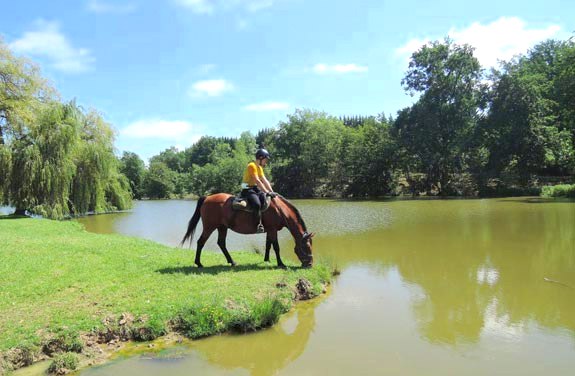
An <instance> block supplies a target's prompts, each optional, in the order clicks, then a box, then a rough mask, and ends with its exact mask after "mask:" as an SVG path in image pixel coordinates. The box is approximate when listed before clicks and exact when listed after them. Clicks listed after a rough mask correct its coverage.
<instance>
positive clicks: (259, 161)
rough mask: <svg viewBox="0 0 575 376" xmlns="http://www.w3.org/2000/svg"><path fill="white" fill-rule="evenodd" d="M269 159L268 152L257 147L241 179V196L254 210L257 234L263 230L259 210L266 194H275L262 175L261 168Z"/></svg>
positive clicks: (262, 170)
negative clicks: (253, 157) (253, 158)
mask: <svg viewBox="0 0 575 376" xmlns="http://www.w3.org/2000/svg"><path fill="white" fill-rule="evenodd" d="M269 159H270V153H268V151H267V150H266V149H264V148H260V149H258V150H257V151H256V159H255V161H253V162H250V163H249V164H248V167H247V168H246V171H245V172H244V178H243V181H242V193H241V196H242V197H244V198H245V199H246V200H247V201H248V203H249V204H250V206H251V207H252V208H253V210H254V220H255V223H257V224H258V226H257V229H256V233H257V234H261V233H263V232H264V226H263V225H262V215H261V212H260V210H261V207H262V204H263V202H264V201H265V198H266V194H267V195H270V196H272V197H273V196H275V193H274V192H273V189H272V186H271V184H270V182H269V180H268V179H266V177H265V175H264V169H263V168H264V167H265V166H266V165H267V163H268V160H269Z"/></svg>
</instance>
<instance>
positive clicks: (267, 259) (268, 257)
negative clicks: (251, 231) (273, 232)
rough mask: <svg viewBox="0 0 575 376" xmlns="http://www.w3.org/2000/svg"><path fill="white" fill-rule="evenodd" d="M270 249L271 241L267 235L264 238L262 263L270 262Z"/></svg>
mask: <svg viewBox="0 0 575 376" xmlns="http://www.w3.org/2000/svg"><path fill="white" fill-rule="evenodd" d="M271 248H272V240H271V239H270V236H269V234H268V236H266V255H265V256H264V262H269V261H270V249H271Z"/></svg>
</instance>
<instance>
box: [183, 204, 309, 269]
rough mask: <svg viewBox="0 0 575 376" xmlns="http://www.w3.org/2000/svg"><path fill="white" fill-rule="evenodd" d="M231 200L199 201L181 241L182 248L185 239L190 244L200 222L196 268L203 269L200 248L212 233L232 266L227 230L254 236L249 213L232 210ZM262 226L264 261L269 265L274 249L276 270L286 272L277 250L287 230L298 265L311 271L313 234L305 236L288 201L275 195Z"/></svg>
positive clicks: (298, 217)
mask: <svg viewBox="0 0 575 376" xmlns="http://www.w3.org/2000/svg"><path fill="white" fill-rule="evenodd" d="M233 198H234V197H233V196H232V195H229V194H227V193H217V194H214V195H210V196H207V197H200V199H199V200H198V204H197V206H196V210H195V212H194V215H193V216H192V218H191V219H190V222H189V224H188V231H187V232H186V235H185V236H184V239H182V243H181V245H183V244H184V243H185V242H186V241H187V240H188V239H189V240H190V243H191V242H192V238H193V237H194V232H195V230H196V226H197V225H198V222H199V221H200V218H201V219H202V225H203V231H202V235H200V238H199V239H198V243H197V248H196V260H195V264H196V265H197V266H198V267H200V268H201V267H202V263H201V261H200V258H201V255H202V248H203V247H204V244H206V241H207V240H208V238H209V237H210V235H211V234H212V232H214V230H216V229H217V230H218V246H219V247H220V249H221V250H222V252H223V253H224V256H226V260H227V261H228V263H229V264H230V265H231V266H235V265H236V263H235V262H234V260H233V259H232V256H230V253H229V252H228V250H227V249H226V235H227V233H228V229H231V230H232V231H235V232H238V233H240V234H255V233H256V226H257V224H256V223H254V219H253V216H252V213H248V212H244V211H237V210H233V209H232V201H233ZM262 224H263V225H264V228H265V231H266V255H265V259H264V260H265V261H269V255H270V248H271V246H272V245H273V248H274V251H275V253H276V259H277V263H278V267H280V268H285V265H284V263H283V262H282V260H281V258H280V247H279V244H278V238H277V235H278V231H280V230H281V229H283V228H284V227H287V229H288V230H289V231H290V233H291V234H292V236H293V238H294V240H295V248H294V251H295V254H296V255H297V257H298V258H299V260H300V261H301V264H302V266H303V267H311V266H312V264H313V255H312V238H313V236H314V234H313V233H308V232H307V228H306V226H305V223H304V221H303V218H302V217H301V215H300V213H299V211H298V210H297V209H296V208H295V206H293V204H291V203H290V202H289V201H288V200H286V199H285V198H283V197H282V196H280V195H277V196H276V197H275V198H273V199H272V200H271V204H270V207H269V208H268V209H267V210H266V211H264V212H263V213H262Z"/></svg>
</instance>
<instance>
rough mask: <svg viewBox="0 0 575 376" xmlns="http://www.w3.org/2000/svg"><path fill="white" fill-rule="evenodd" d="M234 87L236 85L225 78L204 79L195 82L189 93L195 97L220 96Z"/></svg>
mask: <svg viewBox="0 0 575 376" xmlns="http://www.w3.org/2000/svg"><path fill="white" fill-rule="evenodd" d="M233 89H234V85H232V83H231V82H229V81H226V80H224V79H218V80H204V81H198V82H195V83H194V84H193V85H192V87H191V88H190V90H189V94H190V96H193V97H201V96H208V97H218V96H220V95H222V94H224V93H226V92H228V91H231V90H233Z"/></svg>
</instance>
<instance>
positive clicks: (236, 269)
mask: <svg viewBox="0 0 575 376" xmlns="http://www.w3.org/2000/svg"><path fill="white" fill-rule="evenodd" d="M297 268H298V267H294V266H288V269H297ZM256 270H260V271H265V270H281V269H280V268H278V267H277V266H275V265H271V264H269V265H263V264H245V265H236V266H229V265H211V266H204V267H203V268H198V267H197V266H193V265H190V266H175V267H168V268H162V269H158V270H156V272H157V273H160V274H177V273H181V274H186V275H189V274H212V275H215V274H220V273H230V272H231V273H241V272H247V271H256Z"/></svg>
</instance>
